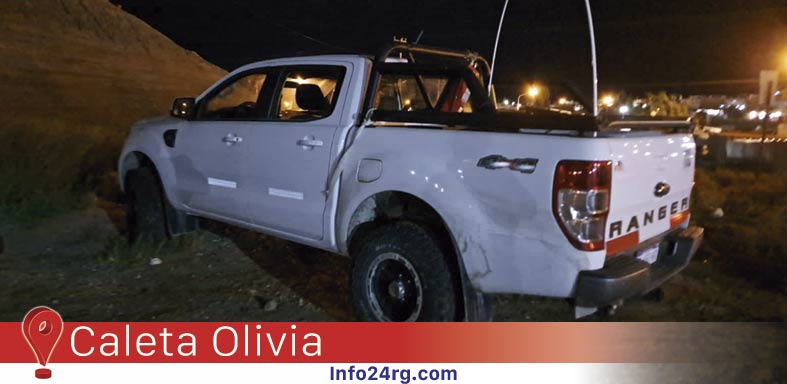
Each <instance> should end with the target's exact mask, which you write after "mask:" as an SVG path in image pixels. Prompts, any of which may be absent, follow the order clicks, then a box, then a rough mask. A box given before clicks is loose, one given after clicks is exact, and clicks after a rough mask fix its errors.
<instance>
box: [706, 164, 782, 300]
mask: <svg viewBox="0 0 787 384" xmlns="http://www.w3.org/2000/svg"><path fill="white" fill-rule="evenodd" d="M696 182H697V184H696V188H695V196H694V205H693V209H692V214H693V216H692V217H693V220H694V221H695V222H697V223H698V224H699V225H701V226H703V227H705V230H706V232H705V236H706V237H705V241H704V243H703V246H702V248H701V249H700V257H703V258H704V259H705V260H706V261H707V262H711V263H715V264H719V265H721V266H723V267H725V269H728V270H730V271H733V272H735V273H738V274H740V275H743V276H746V277H749V278H752V279H754V280H756V281H757V282H758V283H760V284H762V285H765V286H767V287H769V288H775V289H777V290H779V291H783V290H784V289H785V276H787V173H766V174H763V175H761V176H760V177H759V178H756V177H755V175H754V173H752V172H747V171H733V170H725V169H717V170H698V171H697V176H696ZM717 208H721V209H722V210H723V211H724V216H723V217H721V218H714V217H713V216H712V213H713V211H715V210H716V209H717Z"/></svg>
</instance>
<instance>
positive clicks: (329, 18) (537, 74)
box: [113, 0, 787, 95]
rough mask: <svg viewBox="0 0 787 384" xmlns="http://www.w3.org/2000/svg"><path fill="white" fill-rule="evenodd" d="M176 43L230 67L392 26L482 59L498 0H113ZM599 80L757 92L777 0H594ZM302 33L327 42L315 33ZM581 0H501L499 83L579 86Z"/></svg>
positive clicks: (783, 37) (782, 39) (384, 33)
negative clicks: (544, 82) (506, 3)
mask: <svg viewBox="0 0 787 384" xmlns="http://www.w3.org/2000/svg"><path fill="white" fill-rule="evenodd" d="M113 2H115V3H118V4H121V5H122V6H123V8H124V9H125V10H126V11H129V12H131V13H132V14H134V15H136V16H137V17H139V18H141V19H143V20H144V21H146V22H147V23H149V24H150V25H152V26H153V27H154V28H156V29H158V30H159V31H161V32H163V33H164V34H165V35H167V36H169V37H170V38H171V39H173V40H174V41H175V42H176V43H178V44H180V45H182V46H183V47H185V48H187V49H190V50H193V51H196V52H197V53H199V54H200V55H201V56H203V57H204V58H205V59H207V60H209V61H211V62H212V63H214V64H216V65H219V66H221V67H223V68H225V69H228V70H231V69H233V68H236V67H238V66H240V65H242V64H246V63H249V62H253V61H257V60H262V59H268V58H273V57H280V56H291V55H303V54H319V53H338V52H342V50H346V51H345V52H347V51H349V52H352V51H355V52H362V53H376V52H377V51H378V50H379V47H380V46H381V45H382V44H384V43H387V42H390V41H391V39H392V37H393V36H399V37H407V38H408V39H409V40H410V41H413V40H415V38H416V37H417V36H418V34H419V32H420V31H421V30H423V31H424V34H423V37H422V38H421V43H422V44H427V45H435V46H444V47H449V48H455V49H470V50H474V51H478V52H480V53H481V54H483V55H484V56H486V57H487V58H488V59H490V60H491V56H492V49H493V44H494V38H495V33H496V31H497V23H498V20H499V17H500V12H501V10H502V7H503V3H504V1H503V0H490V1H472V2H470V1H465V2H459V1H442V0H433V1H427V0H424V1H410V0H399V1H315V0H287V1H279V2H273V1H254V0H224V1H198V0H148V1H142V0H113ZM592 4H593V12H594V18H595V22H596V39H597V44H598V56H599V78H600V87H601V89H602V90H605V89H612V90H627V91H628V92H630V93H633V94H637V93H641V92H644V91H647V90H657V89H666V90H669V91H674V92H683V93H721V92H724V93H739V92H756V84H746V83H739V82H729V80H740V79H756V78H757V76H758V74H759V71H760V69H764V68H776V67H777V65H778V66H781V67H782V68H784V69H785V70H787V68H785V67H787V0H716V1H693V0H683V1H678V0H654V1H639V0H595V1H592ZM302 34H305V35H308V36H311V37H314V38H317V39H319V40H322V41H324V42H326V43H328V44H330V45H332V47H331V46H328V45H325V44H320V43H317V42H314V41H312V40H310V39H308V38H306V37H304V36H303V35H302ZM590 74H591V72H590V46H589V38H588V31H587V19H586V14H585V7H584V2H583V1H582V0H511V1H510V3H509V8H508V13H507V16H506V21H505V24H504V26H503V35H502V37H501V41H500V48H499V52H498V67H497V69H496V74H495V79H496V81H495V83H496V87H497V90H498V95H512V94H513V95H516V94H517V92H518V90H519V89H520V88H521V87H522V84H523V83H524V82H526V81H528V80H529V79H539V80H540V79H546V80H548V81H553V80H554V81H566V82H568V83H570V84H573V85H574V86H575V87H577V88H578V89H580V90H581V91H583V94H585V95H587V94H588V91H589V89H590Z"/></svg>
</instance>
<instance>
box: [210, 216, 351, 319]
mask: <svg viewBox="0 0 787 384" xmlns="http://www.w3.org/2000/svg"><path fill="white" fill-rule="evenodd" d="M200 224H201V227H202V229H203V230H206V231H209V232H212V233H214V234H216V235H218V236H221V237H224V238H226V239H228V240H230V241H232V242H233V243H234V244H235V245H236V246H237V247H238V248H239V249H240V250H241V251H242V252H243V253H244V254H245V255H246V256H248V257H249V258H250V259H251V260H252V261H254V263H256V264H257V266H259V267H260V268H261V269H264V270H265V271H266V272H267V273H270V274H271V275H273V276H274V277H275V278H276V279H278V280H279V281H281V282H282V283H283V284H285V285H286V286H288V287H289V288H290V289H292V290H293V291H294V292H295V293H297V294H298V295H299V296H301V297H302V298H303V299H304V300H305V301H307V302H309V303H311V304H312V305H314V306H316V307H317V308H319V309H320V310H322V311H324V312H325V313H326V314H328V315H329V316H331V317H333V318H335V319H336V320H340V321H354V320H356V317H355V315H354V313H353V309H352V304H351V302H350V259H349V258H346V257H343V256H340V255H336V254H333V253H330V252H326V251H323V250H320V249H316V248H311V247H307V246H305V245H301V244H297V243H293V242H290V241H287V240H282V239H279V238H275V237H272V236H266V235H263V234H260V233H257V232H254V231H250V230H245V229H241V228H237V227H233V226H230V225H226V224H223V223H220V222H216V221H211V220H205V219H203V220H202V221H201V223H200Z"/></svg>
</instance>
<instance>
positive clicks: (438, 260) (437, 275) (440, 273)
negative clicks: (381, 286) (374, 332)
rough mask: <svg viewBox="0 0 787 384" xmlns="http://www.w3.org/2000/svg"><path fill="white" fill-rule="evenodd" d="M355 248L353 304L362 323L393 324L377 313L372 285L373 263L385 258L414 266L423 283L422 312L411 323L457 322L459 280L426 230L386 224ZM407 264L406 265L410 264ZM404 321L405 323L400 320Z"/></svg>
mask: <svg viewBox="0 0 787 384" xmlns="http://www.w3.org/2000/svg"><path fill="white" fill-rule="evenodd" d="M358 241H359V243H358V244H356V246H354V247H353V249H354V250H355V251H354V254H353V255H351V256H353V268H352V274H351V288H352V295H353V304H354V306H355V309H356V312H357V315H358V317H359V318H360V319H361V320H362V321H392V319H390V318H385V317H383V318H381V317H380V316H379V315H377V314H376V312H377V313H378V314H379V313H381V311H380V310H379V308H380V306H379V305H378V307H377V308H378V309H377V311H375V309H374V305H375V304H374V303H373V299H372V296H373V295H374V294H373V293H372V291H373V290H374V289H373V288H371V285H372V284H370V281H371V280H374V279H373V278H372V276H374V275H373V271H372V269H373V268H375V266H374V265H373V263H374V262H375V260H376V259H377V260H379V257H380V256H381V255H386V254H397V255H399V256H401V258H403V259H405V260H406V263H409V265H410V266H412V268H413V270H414V272H415V273H416V275H417V278H418V280H419V281H420V286H421V290H420V291H421V292H422V295H421V298H422V300H421V303H420V310H418V311H413V312H412V313H413V316H415V315H416V314H417V317H414V318H411V319H408V320H414V321H456V320H457V308H458V303H457V298H458V297H459V292H457V290H456V286H457V284H456V281H455V276H453V274H452V273H451V268H450V267H449V264H448V263H447V260H446V256H447V255H446V252H447V250H445V249H444V248H443V247H441V244H443V243H444V242H443V243H441V242H440V241H439V239H437V238H436V237H435V236H434V234H433V233H432V232H431V231H430V230H428V229H427V228H426V227H425V226H421V225H419V224H416V223H413V222H407V221H401V222H394V223H391V224H385V225H382V226H380V227H378V228H375V229H372V230H371V231H369V233H367V234H366V235H365V236H364V237H363V238H362V239H359V240H358ZM406 263H405V264H406ZM399 321H401V320H399Z"/></svg>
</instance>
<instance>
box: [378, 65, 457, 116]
mask: <svg viewBox="0 0 787 384" xmlns="http://www.w3.org/2000/svg"><path fill="white" fill-rule="evenodd" d="M470 96H471V91H470V89H469V88H468V86H467V83H465V81H464V79H462V78H461V77H459V76H451V75H449V74H446V75H413V74H397V73H386V74H383V75H382V76H381V77H380V82H379V86H378V88H377V92H376V94H375V98H374V104H373V107H374V108H376V109H378V110H381V111H403V112H418V111H436V112H446V113H470V112H472V111H473V107H472V104H471V101H470Z"/></svg>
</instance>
